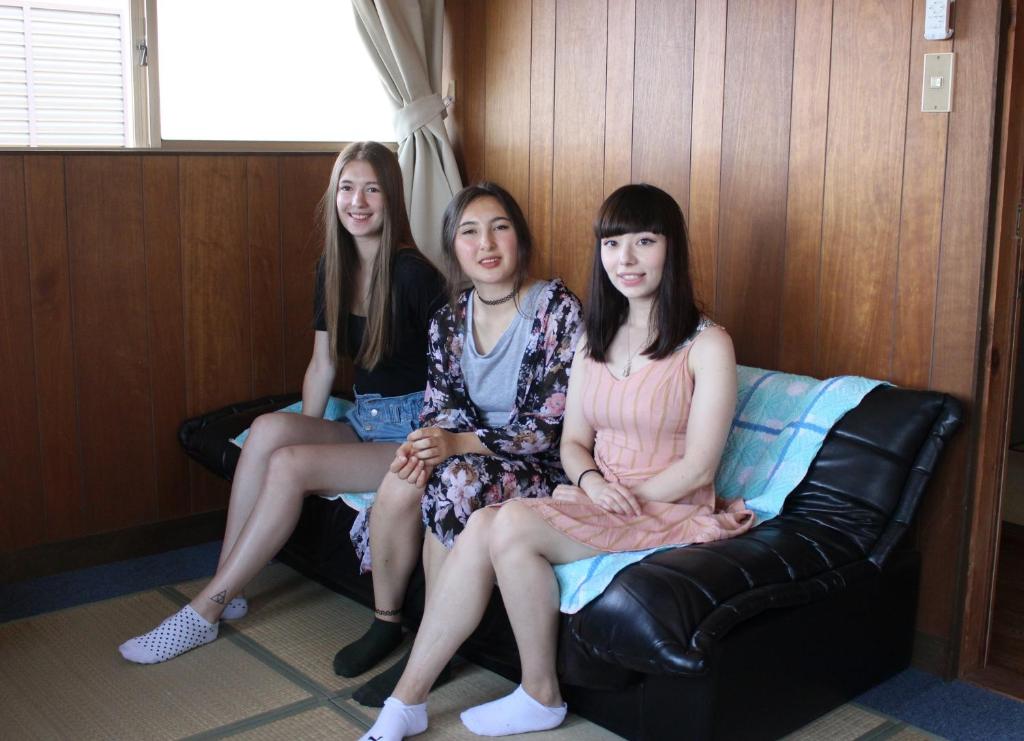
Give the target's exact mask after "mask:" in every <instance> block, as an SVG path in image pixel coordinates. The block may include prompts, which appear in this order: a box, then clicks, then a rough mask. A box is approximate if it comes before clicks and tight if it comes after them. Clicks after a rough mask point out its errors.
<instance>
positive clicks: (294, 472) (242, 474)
mask: <svg viewBox="0 0 1024 741" xmlns="http://www.w3.org/2000/svg"><path fill="white" fill-rule="evenodd" d="M396 449H397V445H396V444H394V443H363V442H359V441H358V438H357V437H356V435H355V433H354V432H353V431H352V430H351V428H349V427H348V425H345V424H343V423H339V422H329V421H325V420H322V419H315V418H312V417H304V416H302V415H297V414H277V413H275V414H268V415H264V416H262V417H259V418H258V419H257V420H256V422H255V423H254V424H253V427H252V431H251V432H250V435H249V438H248V440H247V441H246V445H245V447H244V448H243V449H242V454H241V456H240V457H239V462H238V466H237V469H236V474H235V478H234V481H233V483H232V488H231V501H230V504H229V507H228V522H227V527H226V529H225V535H224V545H223V546H222V548H221V556H220V563H219V565H218V567H217V573H216V574H214V576H213V578H212V579H211V580H210V582H209V583H208V584H207V585H206V587H205V588H204V589H203V591H202V592H200V593H199V594H198V595H197V596H196V597H195V599H193V600H192V602H190V603H189V604H188V605H186V606H185V607H184V608H183V609H182V610H181V611H180V612H178V613H176V614H175V615H173V616H171V617H170V618H168V619H167V620H165V621H164V622H163V623H161V624H160V625H159V626H158V627H157V628H155V629H154V630H152V631H150V632H149V633H146V634H144V635H142V636H138V637H137V638H133V639H131V640H129V641H127V642H126V643H124V644H122V646H121V654H122V655H123V656H124V657H125V658H126V659H129V660H131V661H136V662H139V663H157V662H160V661H166V660H167V659H170V658H173V657H174V656H177V655H179V654H181V653H183V652H184V651H187V650H189V649H191V648H195V647H196V646H200V645H202V644H204V643H208V642H210V641H212V640H213V639H214V638H216V637H217V632H218V623H217V621H218V620H219V618H220V616H221V613H222V611H223V610H224V608H225V607H226V606H227V605H228V604H229V603H230V602H231V600H232V599H233V598H234V597H235V595H237V594H239V593H240V592H241V591H242V589H243V588H244V587H245V585H246V584H247V583H248V582H249V581H250V580H251V579H252V578H253V577H254V576H255V575H256V574H257V573H258V572H259V570H260V569H262V568H263V566H264V565H265V564H266V563H267V562H268V561H269V560H270V559H271V558H272V557H273V556H274V555H275V554H276V553H277V552H278V550H280V548H281V546H282V545H284V543H285V541H286V540H287V539H288V537H289V536H290V535H291V533H292V531H293V530H294V529H295V525H296V523H297V522H298V519H299V514H300V512H301V511H302V500H303V499H304V498H305V497H306V496H308V495H310V494H313V493H317V492H330V493H334V492H338V491H367V490H372V489H376V488H377V485H378V484H379V483H380V480H381V478H382V477H383V476H384V473H385V472H386V471H387V467H388V465H389V464H390V462H391V460H392V458H393V457H394V452H395V450H396Z"/></svg>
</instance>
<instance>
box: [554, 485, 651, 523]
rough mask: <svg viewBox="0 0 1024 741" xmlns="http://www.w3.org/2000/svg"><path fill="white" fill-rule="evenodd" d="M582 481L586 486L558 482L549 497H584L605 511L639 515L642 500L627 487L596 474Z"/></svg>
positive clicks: (570, 499) (571, 499)
mask: <svg viewBox="0 0 1024 741" xmlns="http://www.w3.org/2000/svg"><path fill="white" fill-rule="evenodd" d="M584 482H585V483H586V484H587V486H586V488H584V487H582V486H574V485H573V484H559V485H558V486H556V487H555V490H554V491H553V492H551V498H552V499H561V500H564V501H570V502H573V501H575V502H578V501H580V497H586V498H587V499H589V500H590V501H592V502H593V503H594V504H596V505H597V506H598V507H600V508H601V509H603V510H605V511H606V512H613V513H615V514H618V515H625V516H627V517H629V516H632V515H636V516H637V517H639V516H640V514H641V512H642V508H643V500H642V498H641V497H639V496H637V495H636V494H635V493H634V492H632V491H631V490H630V489H629V488H628V487H626V486H624V485H622V484H616V483H612V482H610V481H606V480H605V479H603V478H599V477H598V476H588V477H586V478H585V479H584ZM581 483H582V482H581Z"/></svg>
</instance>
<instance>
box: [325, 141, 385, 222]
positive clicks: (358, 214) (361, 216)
mask: <svg viewBox="0 0 1024 741" xmlns="http://www.w3.org/2000/svg"><path fill="white" fill-rule="evenodd" d="M335 204H336V205H337V208H338V220H339V221H340V222H341V225H342V226H343V227H345V229H346V230H347V231H348V232H349V234H351V235H352V236H353V237H354V238H355V239H356V240H357V241H358V240H359V239H360V238H362V237H375V236H379V235H380V232H381V229H382V228H383V226H384V216H385V211H386V210H387V205H386V203H385V201H384V192H383V190H382V189H381V187H380V184H379V183H378V182H377V173H375V172H374V171H373V166H372V165H371V164H370V163H369V162H366V161H365V160H352V161H351V162H349V163H348V164H347V165H345V168H344V169H343V170H342V171H341V175H340V176H339V178H338V197H337V199H336V200H335Z"/></svg>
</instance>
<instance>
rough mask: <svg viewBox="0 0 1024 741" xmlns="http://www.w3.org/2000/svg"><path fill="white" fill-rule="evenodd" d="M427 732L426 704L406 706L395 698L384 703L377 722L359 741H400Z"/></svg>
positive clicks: (390, 698)
mask: <svg viewBox="0 0 1024 741" xmlns="http://www.w3.org/2000/svg"><path fill="white" fill-rule="evenodd" d="M425 730H427V704H426V703H423V704H422V705H406V704H405V703H404V702H402V701H401V700H399V699H397V698H395V697H389V698H388V699H387V700H385V701H384V708H383V709H382V710H381V711H380V715H378V716H377V722H376V723H374V724H373V726H372V727H371V728H370V730H369V731H367V732H366V733H365V734H363V735H362V736H360V737H359V741H401V740H402V739H403V738H407V737H408V736H415V735H417V734H420V733H423V732H424V731H425Z"/></svg>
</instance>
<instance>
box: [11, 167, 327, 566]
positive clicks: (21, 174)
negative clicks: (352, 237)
mask: <svg viewBox="0 0 1024 741" xmlns="http://www.w3.org/2000/svg"><path fill="white" fill-rule="evenodd" d="M333 161H334V155H332V154H315V155H305V154H294V155H260V156H235V155H215V154H213V155H210V154H201V155H170V154H159V153H145V154H132V153H115V154H87V153H82V154H42V153H28V154H0V340H2V345H0V379H2V386H3V389H4V393H3V394H0V431H2V432H0V553H4V552H12V551H16V550H19V549H22V548H26V547H29V546H33V545H37V544H44V543H53V542H57V541H63V540H67V539H72V538H77V537H79V536H84V535H89V534H93V533H100V532H106V531H111V530H117V529H122V528H129V527H132V526H135V525H141V524H144V523H149V522H154V521H161V520H168V519H173V518H177V517H182V516H185V515H189V514H195V513H199V512H204V511H208V510H212V509H216V508H220V507H223V506H224V505H225V504H226V495H227V487H226V485H225V484H224V483H223V482H221V481H219V480H217V479H215V478H214V477H213V476H212V475H210V474H208V473H207V472H205V471H203V470H201V469H200V467H199V466H197V465H196V464H193V463H190V462H189V461H187V459H186V457H185V455H184V453H183V452H182V450H181V448H180V446H179V445H178V441H177V435H176V433H177V428H178V425H179V424H180V423H181V422H182V421H183V420H184V419H186V418H187V417H189V416H193V415H196V414H199V413H202V412H206V411H210V410H212V409H215V408H217V407H219V406H223V405H225V404H229V403H233V402H237V401H243V400H246V399H250V398H253V397H256V396H261V395H265V394H270V393H281V392H284V391H291V390H298V389H299V388H300V386H301V383H302V374H303V372H304V371H305V367H306V363H307V362H308V359H309V353H310V350H311V348H312V337H313V330H312V289H313V268H314V265H315V262H316V257H317V255H318V253H319V250H320V245H319V243H318V240H317V236H316V234H317V228H316V225H315V216H314V212H315V209H316V205H317V202H318V200H319V198H320V196H321V194H322V192H323V189H324V187H325V185H326V183H327V178H328V176H329V175H330V171H331V165H332V163H333ZM344 382H345V379H339V385H340V386H344Z"/></svg>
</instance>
